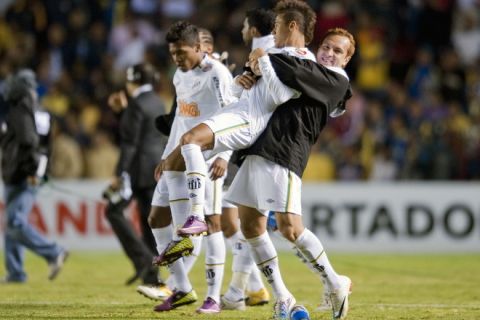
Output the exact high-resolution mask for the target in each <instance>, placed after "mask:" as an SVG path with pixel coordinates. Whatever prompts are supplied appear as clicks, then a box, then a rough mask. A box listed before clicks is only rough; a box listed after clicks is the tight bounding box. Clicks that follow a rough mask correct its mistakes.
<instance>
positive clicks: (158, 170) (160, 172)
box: [153, 160, 165, 181]
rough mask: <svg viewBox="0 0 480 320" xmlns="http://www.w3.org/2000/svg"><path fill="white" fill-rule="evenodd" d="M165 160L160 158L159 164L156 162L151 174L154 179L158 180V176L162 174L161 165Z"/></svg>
mask: <svg viewBox="0 0 480 320" xmlns="http://www.w3.org/2000/svg"><path fill="white" fill-rule="evenodd" d="M164 163H165V161H164V160H162V161H160V163H159V164H157V166H156V167H155V172H154V174H153V176H154V178H155V181H158V180H160V177H161V176H162V173H163V167H164V166H163V165H164Z"/></svg>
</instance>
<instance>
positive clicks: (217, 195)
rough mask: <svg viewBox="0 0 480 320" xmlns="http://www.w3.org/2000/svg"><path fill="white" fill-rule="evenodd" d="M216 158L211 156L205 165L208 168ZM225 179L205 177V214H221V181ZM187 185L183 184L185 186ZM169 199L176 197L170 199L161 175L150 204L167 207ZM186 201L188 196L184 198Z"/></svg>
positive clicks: (165, 182)
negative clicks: (213, 179)
mask: <svg viewBox="0 0 480 320" xmlns="http://www.w3.org/2000/svg"><path fill="white" fill-rule="evenodd" d="M215 159H216V158H212V159H211V160H209V161H207V167H208V168H210V166H211V164H212V163H213V161H215ZM224 180H225V176H223V177H221V178H219V179H217V180H215V181H212V180H210V179H205V183H206V185H205V206H204V208H205V209H204V213H205V215H206V216H209V215H212V214H221V213H222V198H223V181H224ZM186 187H187V186H186V185H185V188H186ZM170 200H178V199H170V198H169V193H168V185H167V181H166V179H165V176H164V175H162V176H161V177H160V180H158V182H157V186H156V187H155V191H154V192H153V197H152V206H156V207H169V206H170ZM185 200H186V201H188V198H186V199H185Z"/></svg>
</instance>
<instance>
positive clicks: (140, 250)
mask: <svg viewBox="0 0 480 320" xmlns="http://www.w3.org/2000/svg"><path fill="white" fill-rule="evenodd" d="M154 190H155V186H153V187H151V188H133V199H135V200H137V205H138V209H139V213H140V226H141V231H142V235H141V237H140V236H139V235H138V234H137V233H136V232H135V230H134V229H133V226H132V223H131V222H130V221H129V220H128V219H127V218H126V217H125V214H124V210H125V208H126V207H127V206H128V204H129V201H128V202H127V201H123V202H120V203H118V204H115V205H114V204H109V205H108V206H107V209H106V217H107V220H108V221H109V222H110V225H111V227H112V230H113V232H114V233H115V235H116V236H117V238H118V240H119V241H120V244H121V246H122V248H123V251H125V254H126V255H127V256H128V258H129V259H130V261H131V262H132V264H133V266H134V268H135V275H134V277H133V278H132V279H131V280H134V278H141V279H142V281H143V283H145V284H152V285H155V284H158V282H159V279H158V268H156V267H152V259H153V255H154V254H156V244H155V239H154V237H153V234H152V231H151V229H150V227H149V225H148V215H149V213H150V203H151V201H152V196H153V191H154Z"/></svg>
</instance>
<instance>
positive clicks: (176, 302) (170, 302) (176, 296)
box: [153, 290, 198, 312]
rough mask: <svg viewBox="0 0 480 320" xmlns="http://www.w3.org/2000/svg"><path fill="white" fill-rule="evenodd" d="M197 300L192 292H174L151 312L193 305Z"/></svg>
mask: <svg viewBox="0 0 480 320" xmlns="http://www.w3.org/2000/svg"><path fill="white" fill-rule="evenodd" d="M197 299H198V298H197V294H196V293H195V291H194V290H191V291H190V292H183V291H174V292H173V293H172V295H171V296H170V297H168V298H167V299H166V300H165V301H164V302H163V303H162V304H159V305H157V306H155V307H154V308H153V311H157V312H163V311H170V310H173V309H175V308H178V307H180V306H183V305H186V304H191V303H194V302H195V301H197Z"/></svg>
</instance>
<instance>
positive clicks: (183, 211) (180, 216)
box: [163, 171, 192, 292]
mask: <svg viewBox="0 0 480 320" xmlns="http://www.w3.org/2000/svg"><path fill="white" fill-rule="evenodd" d="M163 174H164V175H165V180H166V182H167V188H168V194H169V201H170V211H171V212H172V224H173V226H174V230H173V236H172V238H173V240H180V239H181V238H180V237H179V236H178V235H177V232H176V230H177V228H178V227H181V226H183V224H184V223H185V221H186V219H187V216H188V212H189V202H188V194H187V190H186V189H185V183H186V182H185V174H184V173H183V172H179V171H165V172H164V173H163ZM168 269H169V270H170V275H171V276H170V278H172V279H173V281H174V283H175V289H177V290H180V291H183V292H189V291H190V290H192V285H191V284H190V280H189V279H188V274H187V271H186V270H185V265H184V263H183V259H178V260H177V261H175V262H173V263H172V264H171V265H169V266H168ZM168 284H169V285H171V284H170V281H169V283H168Z"/></svg>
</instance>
